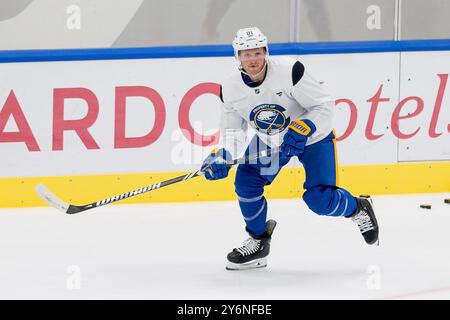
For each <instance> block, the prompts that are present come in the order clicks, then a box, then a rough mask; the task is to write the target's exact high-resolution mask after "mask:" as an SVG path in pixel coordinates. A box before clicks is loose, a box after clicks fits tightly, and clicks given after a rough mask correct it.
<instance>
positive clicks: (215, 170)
mask: <svg viewBox="0 0 450 320" xmlns="http://www.w3.org/2000/svg"><path fill="white" fill-rule="evenodd" d="M232 160H233V159H232V158H231V154H230V152H228V151H227V150H226V149H224V148H222V149H215V150H213V151H211V154H210V155H209V156H208V157H207V158H206V159H205V160H204V161H203V164H202V167H201V169H200V170H202V171H204V172H205V178H206V179H207V180H219V179H223V178H226V177H227V176H228V171H230V168H231V165H230V164H228V163H229V162H231V161H232Z"/></svg>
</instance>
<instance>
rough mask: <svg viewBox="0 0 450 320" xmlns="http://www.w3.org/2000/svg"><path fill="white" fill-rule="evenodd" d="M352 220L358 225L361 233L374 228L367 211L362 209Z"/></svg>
mask: <svg viewBox="0 0 450 320" xmlns="http://www.w3.org/2000/svg"><path fill="white" fill-rule="evenodd" d="M352 220H353V221H354V222H355V223H356V224H357V225H358V228H359V230H361V233H365V232H367V231H369V230H372V229H373V224H372V220H371V219H370V217H369V215H368V214H367V212H365V211H361V212H360V213H358V214H356V215H355V217H353V218H352Z"/></svg>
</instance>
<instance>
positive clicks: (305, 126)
mask: <svg viewBox="0 0 450 320" xmlns="http://www.w3.org/2000/svg"><path fill="white" fill-rule="evenodd" d="M288 128H289V129H292V130H294V131H295V132H297V133H298V134H300V135H302V136H305V137H310V136H312V135H313V133H314V132H316V126H315V125H314V123H312V121H311V120H308V119H302V120H293V121H292V122H291V123H290V124H289V127H288Z"/></svg>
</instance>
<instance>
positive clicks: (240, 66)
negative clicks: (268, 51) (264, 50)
mask: <svg viewBox="0 0 450 320" xmlns="http://www.w3.org/2000/svg"><path fill="white" fill-rule="evenodd" d="M266 68H267V57H266V58H265V59H264V66H263V68H262V69H261V71H260V72H258V73H257V74H255V75H250V74H248V73H247V72H245V71H244V68H242V65H241V64H239V66H238V70H239V71H240V72H242V73H243V74H245V75H247V76H249V77H250V78H252V77H257V76H259V75H260V74H261V73H262V72H263V71H264V70H266Z"/></svg>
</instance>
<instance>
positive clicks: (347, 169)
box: [0, 162, 450, 207]
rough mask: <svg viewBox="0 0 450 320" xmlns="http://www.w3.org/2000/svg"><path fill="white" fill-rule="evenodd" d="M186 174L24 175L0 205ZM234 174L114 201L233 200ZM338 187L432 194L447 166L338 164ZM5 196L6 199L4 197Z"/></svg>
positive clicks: (288, 185)
mask: <svg viewBox="0 0 450 320" xmlns="http://www.w3.org/2000/svg"><path fill="white" fill-rule="evenodd" d="M183 174H186V172H159V173H151V174H150V173H149V174H124V175H85V176H82V175H80V176H72V177H66V176H64V177H26V178H4V179H0V189H1V190H2V192H3V194H2V199H1V206H2V207H32V206H43V205H46V204H45V203H44V202H43V200H42V199H40V198H39V197H38V196H37V195H36V194H35V192H34V189H35V186H36V185H37V184H39V183H44V184H45V185H46V186H47V187H49V188H50V189H51V190H52V191H53V192H54V193H55V194H57V196H59V197H60V198H61V199H62V200H63V201H66V202H68V203H71V204H76V205H81V204H88V203H91V202H96V201H98V200H101V199H104V198H108V197H111V196H114V195H118V194H122V193H125V192H128V191H131V190H135V189H138V188H141V187H144V186H147V185H151V184H154V183H157V182H160V181H163V180H168V179H171V178H174V177H176V176H181V175H183ZM234 176H235V170H231V171H230V176H229V177H228V178H227V179H224V180H219V181H212V182H211V181H207V180H206V179H205V178H204V177H202V176H200V177H197V178H194V179H191V180H188V181H185V182H180V183H177V184H174V185H171V186H167V187H165V188H161V189H157V190H154V191H150V192H148V193H145V194H142V195H138V196H136V197H133V198H130V199H126V200H123V201H121V202H118V203H123V204H126V203H148V202H183V201H212V200H213V201H215V200H234V199H236V195H235V193H234V186H233V181H234ZM304 179H305V173H304V170H303V169H302V168H283V169H282V170H281V172H280V173H279V176H278V177H277V179H276V180H275V182H274V183H273V184H272V185H270V186H268V187H266V190H265V195H266V197H267V198H269V199H283V198H301V196H302V194H303V192H304V190H303V187H302V186H303V181H304ZM339 185H340V186H342V187H344V188H346V189H348V190H349V191H350V192H352V193H353V194H355V195H361V194H371V195H381V194H407V193H435V192H448V191H449V190H450V162H428V163H425V162H423V163H422V162H411V163H401V164H390V165H388V164H378V165H362V166H352V165H348V166H341V167H340V168H339ZM3 196H4V197H3Z"/></svg>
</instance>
